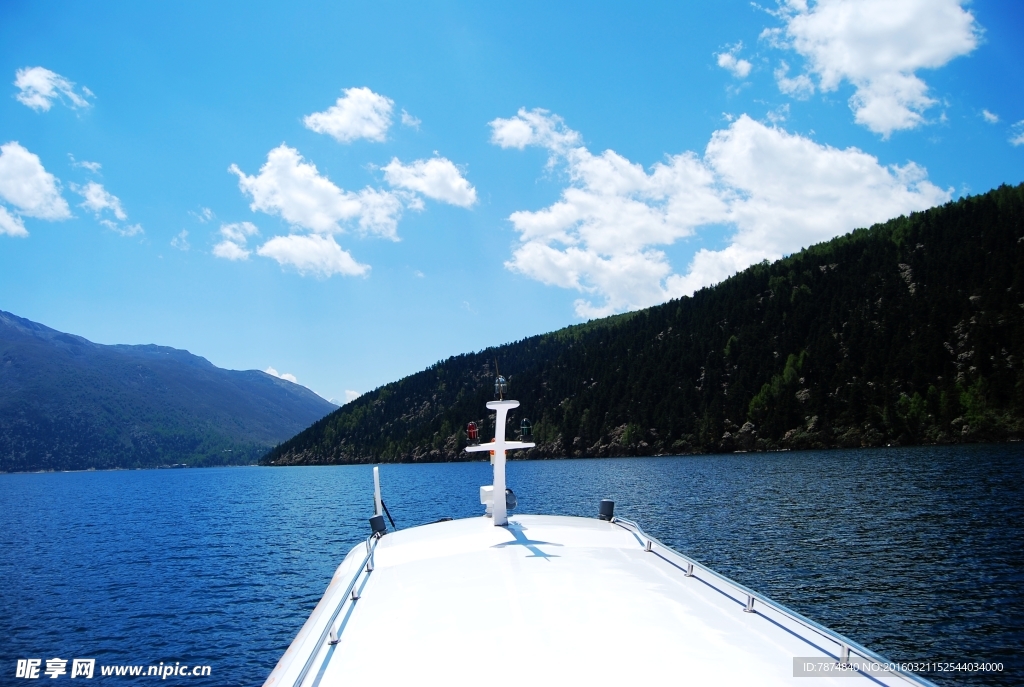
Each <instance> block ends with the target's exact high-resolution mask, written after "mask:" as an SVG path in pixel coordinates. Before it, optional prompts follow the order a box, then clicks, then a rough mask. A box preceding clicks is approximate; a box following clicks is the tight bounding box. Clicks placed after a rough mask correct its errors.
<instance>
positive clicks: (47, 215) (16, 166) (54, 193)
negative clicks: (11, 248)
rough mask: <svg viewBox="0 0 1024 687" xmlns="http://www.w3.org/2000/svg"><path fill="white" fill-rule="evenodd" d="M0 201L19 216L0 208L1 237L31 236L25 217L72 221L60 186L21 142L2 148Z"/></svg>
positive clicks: (9, 143) (0, 153)
mask: <svg viewBox="0 0 1024 687" xmlns="http://www.w3.org/2000/svg"><path fill="white" fill-rule="evenodd" d="M0 199H3V200H4V201H6V202H7V203H9V204H10V205H12V206H14V209H15V213H12V212H11V211H10V209H8V208H3V207H2V206H0V210H2V211H3V215H2V216H0V233H2V234H7V235H9V236H27V235H28V231H27V230H26V229H25V223H24V222H23V221H22V219H21V216H25V217H36V218H38V219H45V220H51V221H53V220H63V219H68V218H69V217H71V209H70V208H69V207H68V203H67V201H66V200H64V197H63V196H61V194H60V182H58V181H57V178H56V177H54V176H53V175H52V174H50V173H49V172H47V171H46V169H45V168H44V167H43V163H42V162H41V161H40V160H39V156H37V155H35V154H34V153H31V152H29V151H28V150H26V149H25V148H24V147H22V146H21V145H20V144H19V143H18V142H17V141H10V142H8V143H5V144H3V145H0Z"/></svg>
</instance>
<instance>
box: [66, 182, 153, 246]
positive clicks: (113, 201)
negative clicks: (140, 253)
mask: <svg viewBox="0 0 1024 687" xmlns="http://www.w3.org/2000/svg"><path fill="white" fill-rule="evenodd" d="M71 190H72V191H74V192H75V193H77V194H78V195H80V196H82V198H84V199H85V200H84V201H83V202H82V203H80V204H79V205H80V207H83V208H85V209H86V210H90V211H92V213H93V214H94V215H96V219H98V220H99V222H100V224H102V225H103V226H105V227H106V228H108V229H110V230H111V231H113V232H115V233H117V234H120V235H121V236H135V235H136V234H142V233H143V230H142V225H141V224H118V222H124V221H125V220H127V219H128V215H127V213H125V211H124V208H123V207H121V200H120V199H119V198H118V197H117V196H115V195H114V194H112V193H110V192H109V191H107V189H105V188H103V184H100V183H97V182H95V181H90V182H89V183H87V184H86V185H85V186H79V185H78V184H71ZM107 212H109V213H110V214H111V215H113V216H114V217H115V218H116V219H117V220H118V222H115V221H114V220H112V219H110V218H109V216H104V213H107Z"/></svg>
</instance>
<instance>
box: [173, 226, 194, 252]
mask: <svg viewBox="0 0 1024 687" xmlns="http://www.w3.org/2000/svg"><path fill="white" fill-rule="evenodd" d="M171 247H172V248H177V249H178V250H181V251H187V250H188V249H189V248H191V247H192V246H191V244H190V243H189V242H188V229H182V230H181V231H180V232H179V233H178V235H177V236H175V237H174V238H173V239H171Z"/></svg>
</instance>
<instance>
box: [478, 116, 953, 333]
mask: <svg viewBox="0 0 1024 687" xmlns="http://www.w3.org/2000/svg"><path fill="white" fill-rule="evenodd" d="M521 112H522V111H521ZM534 112H537V111H534ZM541 116H545V117H551V118H552V120H553V121H552V122H551V125H550V126H551V127H558V126H563V127H564V123H563V122H562V121H561V120H560V119H556V118H554V116H552V115H548V114H547V113H543V114H542V115H541ZM505 121H507V120H505ZM493 126H494V124H493V123H492V127H493ZM568 133H569V132H568V131H567V130H565V131H562V135H561V137H559V138H557V139H553V138H551V137H548V138H544V137H538V138H537V139H535V140H538V141H546V142H547V143H541V142H538V143H534V144H533V145H545V147H547V148H548V150H549V151H551V153H552V155H553V156H556V157H557V160H558V161H559V162H560V163H561V164H563V165H564V166H565V169H566V171H567V173H568V178H569V185H568V187H567V188H565V189H564V190H563V191H562V194H561V197H560V198H559V200H558V201H556V202H555V203H554V204H552V205H550V206H549V207H546V208H543V209H540V210H535V211H530V210H522V211H518V212H514V213H512V215H511V216H510V217H509V219H510V221H511V222H512V225H513V227H514V228H515V230H516V231H517V232H518V233H519V241H520V243H519V246H518V247H516V248H515V250H514V251H513V254H512V257H511V259H510V260H509V261H508V262H506V263H505V264H506V267H507V268H508V269H510V270H513V271H515V272H519V273H521V274H524V275H526V276H528V277H531V278H533V279H536V280H538V281H541V282H543V283H545V284H551V285H555V286H560V287H562V288H568V289H574V290H576V291H579V292H581V293H582V294H584V298H581V299H579V300H577V301H576V313H577V314H578V315H580V316H581V317H598V316H603V315H608V314H611V313H614V312H618V311H622V310H630V309H635V308H641V307H646V306H648V305H653V304H655V303H660V302H663V301H665V300H668V299H669V298H673V297H678V296H683V295H688V294H690V293H692V292H693V291H694V290H696V289H698V288H701V287H703V286H706V285H709V284H712V283H715V282H718V281H721V280H722V279H724V278H726V277H728V276H730V275H732V274H734V273H735V272H737V271H738V270H741V269H743V268H745V267H748V266H749V265H751V264H753V263H755V262H759V261H760V260H764V259H777V258H779V257H782V256H783V255H786V254H788V253H792V252H795V251H797V250H799V249H800V248H802V247H805V246H808V245H811V244H813V243H818V242H820V241H825V240H828V239H830V238H833V237H835V236H837V235H839V234H842V233H844V232H847V231H850V230H852V229H854V228H857V227H862V226H869V225H871V224H873V223H875V222H878V221H882V220H885V219H888V218H890V217H893V216H897V215H900V214H903V213H906V212H909V211H913V210H921V209H924V208H927V207H930V206H932V205H935V204H938V203H941V202H944V201H946V200H948V199H949V197H950V195H951V191H944V190H942V189H939V188H938V187H936V186H935V185H933V184H931V183H930V182H928V181H927V178H926V173H925V171H924V170H923V169H921V168H920V167H918V166H916V165H914V164H913V163H908V164H907V165H905V166H902V167H899V166H890V167H886V166H884V165H881V164H880V163H879V162H878V160H877V158H875V157H873V156H871V155H869V154H867V153H864V152H862V151H860V150H858V149H856V148H847V149H845V150H839V149H836V148H832V147H829V146H824V145H821V144H818V143H815V142H814V141H812V140H810V139H808V138H805V137H802V136H799V135H796V134H790V133H787V132H786V131H784V130H782V129H779V128H777V127H770V126H766V125H764V124H762V123H760V122H757V121H755V120H753V119H751V118H750V117H748V116H746V115H743V116H740V117H738V118H737V119H735V120H734V121H733V122H732V123H731V124H730V126H729V127H728V128H727V129H723V130H720V131H717V132H715V133H714V135H713V136H712V137H711V141H710V142H709V143H708V145H707V148H706V149H705V151H704V154H703V156H699V155H697V154H696V153H692V152H686V153H682V154H679V155H673V156H668V157H667V158H666V159H665V160H664V161H663V162H658V163H656V164H654V165H652V166H651V167H650V168H649V169H647V170H645V169H644V168H643V167H642V166H640V165H639V164H637V163H634V162H631V161H629V160H627V159H626V158H624V157H622V156H621V155H619V154H618V153H616V152H614V151H611V150H607V151H605V152H603V153H601V154H600V155H595V154H593V153H591V152H590V151H589V150H587V149H586V148H585V147H583V146H576V147H566V146H564V145H563V144H562V142H561V141H564V140H566V137H567V136H568ZM573 133H574V132H573ZM573 140H576V141H578V140H579V136H578V135H576V136H575V138H574V139H573ZM498 144H499V145H500V143H498ZM506 147H519V146H514V145H513V146H506ZM709 225H712V226H714V225H718V226H721V225H725V226H728V227H731V230H732V232H733V233H732V236H731V239H730V243H729V245H728V246H727V247H726V248H724V249H722V250H718V251H711V250H707V249H702V250H700V251H698V252H697V253H696V254H695V256H694V258H693V260H692V262H691V264H690V265H689V269H688V271H687V272H686V273H683V274H679V273H674V271H673V268H672V265H671V264H670V263H669V260H668V258H667V256H666V255H665V253H664V252H663V250H661V248H660V247H662V246H667V245H671V244H673V243H675V242H676V241H678V240H680V239H683V238H685V237H688V236H692V235H694V234H695V232H696V231H697V230H698V229H699V228H702V227H708V226H709Z"/></svg>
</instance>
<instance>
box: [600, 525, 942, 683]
mask: <svg viewBox="0 0 1024 687" xmlns="http://www.w3.org/2000/svg"><path fill="white" fill-rule="evenodd" d="M612 523H613V524H616V525H619V526H620V527H622V528H623V529H625V530H627V531H628V530H629V529H630V528H632V529H633V530H635V533H636V534H637V535H639V537H640V538H641V539H643V540H645V541H642V542H641V546H644V548H645V550H646V551H652V552H653V545H654V544H657V545H658V546H660V547H661V548H663V549H665V550H666V551H669V552H671V553H672V554H674V555H676V556H678V557H679V558H682V559H683V560H684V561H685V562H686V563H687V564H689V565H692V566H694V567H696V568H700V569H701V570H702V571H704V572H706V573H708V574H709V575H712V576H713V577H716V578H718V579H719V580H721V581H722V582H725V583H726V584H728V585H731V586H732V587H733V588H735V589H736V590H737V591H739V592H740V593H742V594H745V595H746V596H747V609H748V610H753V602H754V601H755V600H756V601H758V602H760V603H762V604H764V605H765V606H768V607H769V608H771V609H773V610H775V611H776V612H778V613H781V614H782V615H784V616H786V617H787V618H789V619H791V620H793V621H795V622H797V623H799V624H800V625H803V626H804V627H806V628H807V629H809V630H813V631H814V632H817V633H818V634H820V635H822V636H824V637H826V638H828V639H830V640H831V641H833V642H836V643H837V644H839V646H840V648H841V649H842V648H843V647H845V648H846V649H847V653H851V652H852V653H856V654H858V655H860V656H861V657H862V658H866V659H869V660H871V661H875V662H878V663H884V664H886V666H892V670H889V671H888V672H890V673H893V674H895V675H899V676H900V677H903V678H906V679H908V680H911V681H914V682H917V683H918V684H921V685H925V686H926V687H938V686H937V685H936V684H935V683H934V682H932V681H931V680H928V679H926V678H923V677H921V676H920V675H917V674H916V673H912V672H910V671H908V670H903V669H902V668H900V666H899V664H898V663H896V662H895V661H891V660H889V659H887V658H885V657H884V656H882V655H881V654H878V653H875V652H874V651H872V650H871V649H868V648H867V647H865V646H862V645H861V644H858V643H857V642H855V641H853V640H852V639H849V638H848V637H845V636H844V635H841V634H839V633H838V632H836V631H835V630H830V629H829V628H827V627H825V626H824V625H820V624H819V623H816V622H814V621H813V620H811V619H810V618H808V617H806V616H803V615H801V614H800V613H797V612H796V611H794V610H793V609H791V608H788V607H786V606H783V605H782V604H780V603H778V602H777V601H773V600H771V599H769V598H768V597H767V596H765V595H763V594H761V593H759V592H755V591H754V590H753V589H751V588H749V587H747V586H746V585H743V584H740V583H739V582H736V581H735V580H733V579H730V578H729V577H726V576H725V575H723V574H721V573H719V572H716V571H714V570H712V569H711V568H709V567H707V566H706V565H704V564H703V563H701V562H699V561H697V560H694V559H693V558H690V557H689V556H687V555H685V554H682V553H679V552H678V551H676V550H675V549H673V548H672V547H671V546H668V545H666V544H664V543H662V542H660V541H658V540H657V539H655V538H654V537H652V536H650V535H649V534H647V533H646V532H644V531H643V529H642V528H641V527H640V525H638V524H637V523H636V522H634V521H632V520H627V519H626V518H620V517H618V516H615V517H614V518H613V519H612ZM623 523H624V524H623ZM627 525H628V527H627ZM655 553H656V552H655ZM666 561H667V559H666ZM667 562H668V563H669V564H672V562H671V561H667ZM684 572H686V571H684ZM687 576H693V573H692V572H687ZM841 653H842V651H841ZM838 658H840V660H841V659H842V658H843V657H838Z"/></svg>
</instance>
